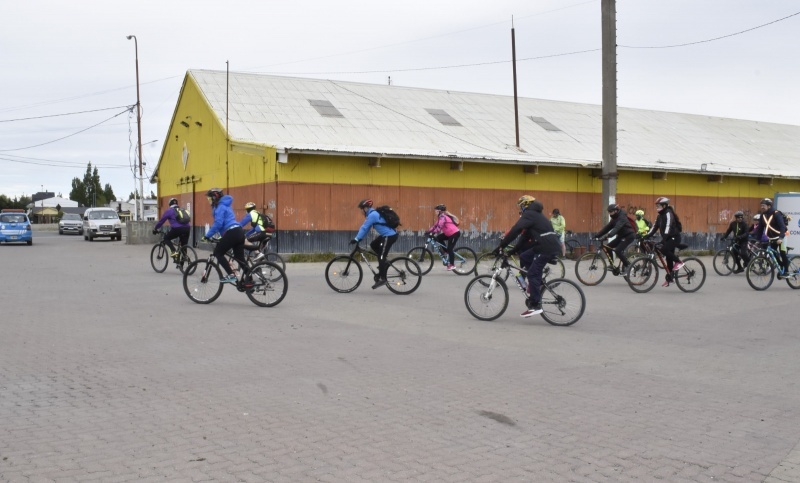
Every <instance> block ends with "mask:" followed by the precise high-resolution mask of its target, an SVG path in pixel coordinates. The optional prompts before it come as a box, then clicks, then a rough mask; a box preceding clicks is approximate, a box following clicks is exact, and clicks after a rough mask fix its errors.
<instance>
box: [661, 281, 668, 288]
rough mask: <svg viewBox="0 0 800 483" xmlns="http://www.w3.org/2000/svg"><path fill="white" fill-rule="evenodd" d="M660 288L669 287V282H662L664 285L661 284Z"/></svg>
mask: <svg viewBox="0 0 800 483" xmlns="http://www.w3.org/2000/svg"><path fill="white" fill-rule="evenodd" d="M661 286H662V287H669V280H664V283H662V284H661Z"/></svg>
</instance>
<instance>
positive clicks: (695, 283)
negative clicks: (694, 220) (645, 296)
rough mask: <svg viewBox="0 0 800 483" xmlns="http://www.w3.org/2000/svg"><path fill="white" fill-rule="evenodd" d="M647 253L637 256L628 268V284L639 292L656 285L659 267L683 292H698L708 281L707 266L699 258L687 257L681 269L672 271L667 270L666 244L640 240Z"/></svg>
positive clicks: (648, 289)
mask: <svg viewBox="0 0 800 483" xmlns="http://www.w3.org/2000/svg"><path fill="white" fill-rule="evenodd" d="M640 243H641V245H642V247H643V249H644V251H645V255H644V256H642V257H639V258H637V259H636V260H635V261H633V262H632V263H631V266H630V267H629V268H628V276H627V277H626V280H627V281H628V286H629V287H630V288H631V290H633V291H634V292H637V293H645V292H649V291H650V290H652V289H653V287H655V285H656V282H658V268H659V267H661V268H663V269H664V271H665V272H667V273H666V275H665V277H666V279H667V280H668V281H670V282H673V281H674V282H675V283H676V284H677V285H678V288H679V289H681V291H683V292H697V291H698V290H700V287H702V286H703V283H705V281H706V267H705V265H703V262H701V261H700V260H699V259H698V258H695V257H686V258H684V259H683V266H682V267H681V268H680V269H679V270H673V271H672V272H671V273H670V272H669V271H668V270H667V261H666V258H665V257H664V253H663V251H662V250H663V249H664V245H663V244H661V243H655V242H652V241H648V240H641V241H640ZM686 247H687V245H684V244H681V245H678V249H681V248H686Z"/></svg>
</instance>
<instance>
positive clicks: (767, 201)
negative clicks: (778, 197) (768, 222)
mask: <svg viewBox="0 0 800 483" xmlns="http://www.w3.org/2000/svg"><path fill="white" fill-rule="evenodd" d="M761 204H762V205H767V206H772V200H771V199H769V198H764V199H763V200H761Z"/></svg>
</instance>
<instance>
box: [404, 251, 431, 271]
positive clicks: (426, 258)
mask: <svg viewBox="0 0 800 483" xmlns="http://www.w3.org/2000/svg"><path fill="white" fill-rule="evenodd" d="M406 256H407V257H408V258H410V259H412V260H414V261H415V262H416V263H417V265H419V269H420V270H421V274H422V275H427V274H428V273H429V272H430V271H431V269H433V252H431V251H430V250H428V249H427V248H425V247H414V248H412V249H411V250H409V251H408V253H406Z"/></svg>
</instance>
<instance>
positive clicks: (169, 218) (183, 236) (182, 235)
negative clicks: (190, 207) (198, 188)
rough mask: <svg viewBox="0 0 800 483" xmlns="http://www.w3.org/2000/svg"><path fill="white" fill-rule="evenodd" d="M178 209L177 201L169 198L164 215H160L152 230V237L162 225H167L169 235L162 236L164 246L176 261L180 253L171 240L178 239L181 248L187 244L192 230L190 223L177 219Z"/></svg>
mask: <svg viewBox="0 0 800 483" xmlns="http://www.w3.org/2000/svg"><path fill="white" fill-rule="evenodd" d="M179 209H180V207H179V206H178V200H177V199H175V198H170V200H169V208H167V210H166V211H164V214H163V215H161V219H160V220H158V223H156V226H155V228H153V235H158V230H159V229H160V228H161V227H162V226H163V225H164V223H169V227H170V230H169V233H167V234H166V235H164V244H166V245H167V246H168V247H169V251H170V253H172V258H175V259H177V258H178V255H180V252H179V251H178V250H176V249H175V245H173V244H172V240H174V239H176V238H179V239H180V244H181V246H184V245H187V244H188V243H189V233H190V232H191V230H192V225H191V222H190V221H181V220H179V219H178V210H179Z"/></svg>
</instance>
